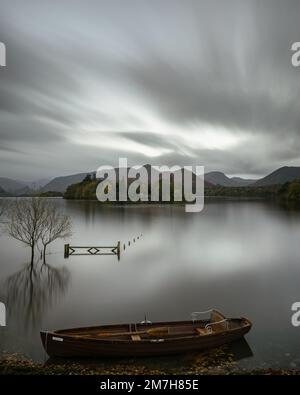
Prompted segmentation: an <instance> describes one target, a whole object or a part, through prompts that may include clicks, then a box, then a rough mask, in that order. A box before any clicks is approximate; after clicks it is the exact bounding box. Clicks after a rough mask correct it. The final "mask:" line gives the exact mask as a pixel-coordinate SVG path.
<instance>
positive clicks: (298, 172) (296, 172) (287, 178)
mask: <svg viewBox="0 0 300 395" xmlns="http://www.w3.org/2000/svg"><path fill="white" fill-rule="evenodd" d="M297 179H299V180H300V167H296V166H290V167H289V166H284V167H281V168H279V169H277V170H275V171H273V172H272V173H270V174H268V175H267V176H266V177H263V178H261V179H260V180H258V181H256V182H255V183H254V184H253V186H257V187H258V186H268V185H281V184H285V183H286V182H291V181H294V180H297Z"/></svg>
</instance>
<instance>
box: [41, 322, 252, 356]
mask: <svg viewBox="0 0 300 395" xmlns="http://www.w3.org/2000/svg"><path fill="white" fill-rule="evenodd" d="M248 322H249V321H248ZM250 328H251V323H250V322H249V324H247V325H243V326H242V327H240V328H235V329H232V330H227V331H224V332H222V333H211V334H209V335H205V336H200V335H199V336H186V337H180V338H172V339H168V338H160V339H159V338H158V339H151V340H149V339H148V340H140V341H129V340H128V341H124V340H114V339H112V340H111V339H86V338H82V337H80V336H77V337H76V336H72V335H68V334H65V333H64V332H63V331H61V332H59V331H58V332H41V338H42V342H43V345H44V348H45V350H46V352H47V354H48V355H49V356H50V357H63V358H70V357H74V358H78V357H79V358H80V357H86V358H107V357H116V358H120V357H155V356H162V355H172V354H181V353H187V352H194V351H201V350H205V349H208V348H213V347H218V346H221V345H223V344H226V343H230V342H232V341H235V340H237V339H239V338H241V337H243V336H244V335H245V334H246V333H247V332H249V330H250Z"/></svg>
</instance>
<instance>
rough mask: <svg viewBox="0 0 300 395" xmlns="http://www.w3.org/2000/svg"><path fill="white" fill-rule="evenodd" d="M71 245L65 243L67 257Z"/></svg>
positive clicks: (67, 256) (66, 256)
mask: <svg viewBox="0 0 300 395" xmlns="http://www.w3.org/2000/svg"><path fill="white" fill-rule="evenodd" d="M69 247H70V244H65V254H64V256H65V258H69Z"/></svg>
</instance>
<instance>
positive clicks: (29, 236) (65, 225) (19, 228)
mask: <svg viewBox="0 0 300 395" xmlns="http://www.w3.org/2000/svg"><path fill="white" fill-rule="evenodd" d="M6 214H7V221H6V222H5V228H6V231H7V233H8V234H9V235H10V236H11V237H13V238H15V239H16V240H19V241H21V242H22V243H24V244H25V245H27V246H28V247H30V248H31V264H33V263H34V253H35V247H36V246H37V244H38V242H39V241H41V243H42V245H43V256H44V262H45V254H46V249H47V246H48V245H49V244H50V243H52V242H53V241H54V240H56V239H59V238H65V237H67V236H70V235H71V221H70V219H69V217H68V216H65V215H61V214H60V213H59V211H58V209H57V208H56V206H55V205H54V204H53V203H51V202H49V199H45V198H39V197H31V198H28V199H22V198H17V199H16V200H15V201H14V202H12V203H11V204H10V205H9V207H8V209H7V213H6Z"/></svg>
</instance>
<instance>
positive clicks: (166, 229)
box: [0, 199, 300, 368]
mask: <svg viewBox="0 0 300 395" xmlns="http://www.w3.org/2000/svg"><path fill="white" fill-rule="evenodd" d="M55 202H56V203H57V204H58V205H59V206H60V208H61V210H62V211H65V212H66V213H68V214H69V215H70V216H71V217H72V221H73V230H74V234H73V236H72V237H71V239H70V244H71V245H115V244H116V243H117V241H118V240H120V241H121V246H122V251H121V259H120V261H118V259H117V257H116V256H70V257H69V259H64V256H63V244H64V241H63V240H61V241H58V242H56V243H54V244H53V245H51V246H50V249H49V255H47V265H45V266H42V265H41V262H40V263H38V264H36V265H35V267H34V269H33V270H31V269H30V266H28V262H29V258H30V249H29V248H26V247H24V246H22V245H21V244H20V243H18V242H16V241H15V240H14V239H11V238H9V237H8V236H6V235H3V234H2V235H1V237H0V252H1V253H0V281H1V285H0V287H1V288H0V300H1V301H6V304H7V308H8V310H9V314H8V317H7V327H5V328H4V327H1V328H0V352H17V353H20V354H22V355H25V356H28V357H30V358H32V359H34V360H36V361H44V359H45V353H44V351H43V349H42V346H41V342H40V338H39V331H40V329H58V328H64V327H76V326H89V325H96V324H106V323H121V322H132V323H134V322H139V321H141V320H143V319H144V315H145V314H147V318H148V319H150V320H152V321H160V320H162V321H163V320H183V319H189V318H190V313H191V312H193V311H202V310H207V309H209V308H211V307H215V308H218V309H220V310H221V311H223V312H224V313H225V314H226V315H228V316H232V317H234V316H241V315H243V316H246V317H248V318H249V319H250V320H252V321H253V329H252V330H251V332H250V333H249V334H248V335H247V336H246V340H247V343H248V344H247V346H246V348H247V350H246V351H247V352H246V353H244V354H245V355H244V358H242V359H240V360H239V361H238V363H239V364H240V365H241V366H243V367H274V368H278V367H281V368H286V367H300V327H299V328H294V327H293V326H292V325H291V316H292V312H291V305H292V304H293V303H294V302H296V301H300V254H299V251H300V249H299V246H300V216H299V215H298V214H297V213H296V212H289V211H286V210H284V209H282V208H280V207H279V206H276V205H273V204H270V203H267V202H262V201H250V202H249V201H220V200H211V201H209V202H207V203H206V204H205V208H204V211H203V212H202V213H194V214H188V213H185V212H184V208H182V207H176V206H165V205H164V206H160V207H159V206H128V207H118V208H117V207H108V206H107V207H101V206H100V204H99V203H97V202H80V201H65V200H62V199H55ZM137 237H139V239H137ZM133 239H135V242H134V241H133ZM129 241H130V246H129V245H128V242H129ZM124 244H125V247H126V248H125V250H124ZM243 347H245V344H244V345H243ZM152 362H153V361H152ZM156 363H158V364H163V363H166V364H170V365H172V364H177V365H180V364H185V363H186V358H185V357H182V358H178V357H176V358H168V359H161V360H159V361H156Z"/></svg>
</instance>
